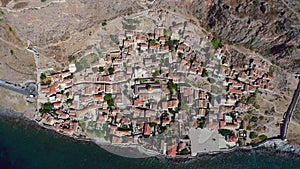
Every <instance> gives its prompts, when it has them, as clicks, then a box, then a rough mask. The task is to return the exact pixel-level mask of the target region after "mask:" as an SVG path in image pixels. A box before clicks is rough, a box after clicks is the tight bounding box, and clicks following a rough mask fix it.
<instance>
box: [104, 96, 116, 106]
mask: <svg viewBox="0 0 300 169" xmlns="http://www.w3.org/2000/svg"><path fill="white" fill-rule="evenodd" d="M104 101H106V102H107V105H108V107H109V108H111V107H113V106H114V100H113V98H112V95H111V94H105V96H104Z"/></svg>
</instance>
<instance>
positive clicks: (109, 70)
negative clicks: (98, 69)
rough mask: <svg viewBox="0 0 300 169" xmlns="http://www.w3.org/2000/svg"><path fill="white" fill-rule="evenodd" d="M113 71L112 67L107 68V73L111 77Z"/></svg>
mask: <svg viewBox="0 0 300 169" xmlns="http://www.w3.org/2000/svg"><path fill="white" fill-rule="evenodd" d="M114 71H115V69H114V68H113V67H110V68H108V73H109V74H110V75H111V74H113V73H114Z"/></svg>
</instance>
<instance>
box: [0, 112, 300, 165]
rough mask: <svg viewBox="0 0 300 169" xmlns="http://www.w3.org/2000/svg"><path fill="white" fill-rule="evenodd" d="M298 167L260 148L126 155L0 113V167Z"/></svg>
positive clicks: (297, 163) (296, 160) (284, 158)
mask: <svg viewBox="0 0 300 169" xmlns="http://www.w3.org/2000/svg"><path fill="white" fill-rule="evenodd" d="M8 168H11V169H54V168H55V169H69V168H70V169H71V168H72V169H77V168H79V169H125V168H126V169H127V168H128V169H136V168H137V169H140V168H141V169H148V168H149V169H161V168H170V169H177V168H187V169H188V168H191V169H193V168H195V169H196V168H197V169H202V168H203V169H206V168H207V169H230V168H237V169H239V168H242V169H248V168H249V169H250V168H251V169H252V168H253V169H254V168H259V169H260V168H261V169H268V168H269V169H276V168H282V169H289V168H291V169H297V168H299V169H300V161H299V159H297V158H288V157H285V156H278V155H275V154H274V153H270V152H264V151H254V150H252V151H248V152H241V151H235V152H231V153H226V154H220V155H216V156H204V157H201V158H199V159H196V160H191V161H189V162H186V163H174V162H170V161H168V160H158V159H157V158H147V159H130V158H125V157H120V156H117V155H114V154H111V153H109V152H107V151H105V150H103V149H101V148H100V147H99V146H97V145H95V144H87V143H83V142H78V141H74V140H73V141H72V139H66V138H65V137H61V136H59V135H58V134H56V133H54V132H52V131H49V130H45V129H41V128H39V127H36V126H34V125H29V124H28V123H24V122H22V121H20V120H19V121H18V122H16V120H15V119H14V120H7V119H3V118H1V117H0V169H8Z"/></svg>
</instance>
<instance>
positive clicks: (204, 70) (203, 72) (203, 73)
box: [201, 69, 208, 77]
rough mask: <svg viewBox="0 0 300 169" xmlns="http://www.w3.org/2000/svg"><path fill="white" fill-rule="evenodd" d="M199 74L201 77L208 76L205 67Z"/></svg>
mask: <svg viewBox="0 0 300 169" xmlns="http://www.w3.org/2000/svg"><path fill="white" fill-rule="evenodd" d="M201 76H202V77H207V76H208V73H207V70H206V69H203V71H202V74H201Z"/></svg>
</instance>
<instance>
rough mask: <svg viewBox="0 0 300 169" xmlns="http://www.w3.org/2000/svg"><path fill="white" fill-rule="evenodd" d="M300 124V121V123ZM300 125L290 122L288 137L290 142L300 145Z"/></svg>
mask: <svg viewBox="0 0 300 169" xmlns="http://www.w3.org/2000/svg"><path fill="white" fill-rule="evenodd" d="M298 124H299V123H298ZM299 131H300V126H298V125H295V124H294V123H292V122H291V123H290V124H289V128H288V135H287V139H288V141H289V143H290V144H293V145H300V132H299Z"/></svg>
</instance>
